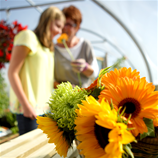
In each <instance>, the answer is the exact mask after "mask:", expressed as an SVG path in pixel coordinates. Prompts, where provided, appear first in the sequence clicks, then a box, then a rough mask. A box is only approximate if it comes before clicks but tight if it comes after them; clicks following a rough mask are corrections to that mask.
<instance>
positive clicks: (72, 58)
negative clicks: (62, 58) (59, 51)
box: [62, 40, 82, 87]
mask: <svg viewBox="0 0 158 158" xmlns="http://www.w3.org/2000/svg"><path fill="white" fill-rule="evenodd" d="M62 42H63V44H64V46H65V48H66V50H67V52H68V53H69V55H70V57H71V60H72V61H73V60H75V59H74V57H73V55H72V53H71V51H70V49H69V47H68V46H67V44H66V42H65V40H62ZM77 76H78V81H79V86H80V87H82V82H81V76H80V73H79V72H78V73H77Z"/></svg>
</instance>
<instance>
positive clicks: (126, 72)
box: [101, 67, 140, 86]
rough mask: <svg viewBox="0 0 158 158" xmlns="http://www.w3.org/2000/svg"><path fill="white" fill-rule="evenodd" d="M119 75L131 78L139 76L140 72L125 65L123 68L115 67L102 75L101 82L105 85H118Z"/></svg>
mask: <svg viewBox="0 0 158 158" xmlns="http://www.w3.org/2000/svg"><path fill="white" fill-rule="evenodd" d="M119 77H128V78H131V79H133V80H134V79H136V78H138V77H140V76H139V72H137V70H134V71H132V69H131V68H128V69H127V68H126V67H123V68H121V69H119V70H118V69H116V68H115V69H114V71H110V72H108V73H106V74H105V75H103V76H102V79H101V82H102V84H103V85H105V86H106V85H107V84H109V83H111V84H114V85H116V83H117V82H116V81H117V79H118V78H119Z"/></svg>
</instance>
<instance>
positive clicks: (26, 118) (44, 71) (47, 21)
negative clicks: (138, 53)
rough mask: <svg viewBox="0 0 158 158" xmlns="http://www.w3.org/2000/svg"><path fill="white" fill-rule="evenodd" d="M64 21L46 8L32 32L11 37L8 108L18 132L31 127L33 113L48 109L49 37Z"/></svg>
mask: <svg viewBox="0 0 158 158" xmlns="http://www.w3.org/2000/svg"><path fill="white" fill-rule="evenodd" d="M64 22H65V17H64V15H63V13H62V12H61V11H60V10H59V9H58V8H56V7H49V8H48V9H46V10H45V11H44V12H43V13H42V14H41V16H40V20H39V23H38V26H37V27H36V29H35V30H34V32H33V31H31V30H25V31H21V32H20V33H19V34H17V35H16V36H15V39H14V48H13V50H12V57H11V61H10V66H9V70H8V77H9V81H10V84H11V87H12V89H11V92H10V110H11V111H12V112H13V113H16V114H17V121H18V127H19V133H20V135H21V134H24V133H26V132H28V131H31V130H33V129H35V128H36V116H37V115H43V114H44V113H45V112H46V111H47V110H49V106H48V105H47V102H48V101H49V97H50V95H51V92H52V89H53V82H54V81H53V80H54V53H53V49H54V47H53V43H52V39H53V38H54V36H55V35H57V34H59V33H61V31H62V28H63V26H64Z"/></svg>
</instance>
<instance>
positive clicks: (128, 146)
mask: <svg viewBox="0 0 158 158" xmlns="http://www.w3.org/2000/svg"><path fill="white" fill-rule="evenodd" d="M123 149H124V151H125V152H126V153H127V154H128V155H130V156H131V158H134V155H133V153H132V151H131V145H130V144H126V145H123Z"/></svg>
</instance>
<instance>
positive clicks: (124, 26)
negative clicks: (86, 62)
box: [92, 0, 153, 82]
mask: <svg viewBox="0 0 158 158" xmlns="http://www.w3.org/2000/svg"><path fill="white" fill-rule="evenodd" d="M92 1H93V2H94V3H95V4H97V5H98V6H100V7H101V8H102V9H103V10H104V11H106V12H107V13H108V14H109V15H110V16H112V17H113V18H114V19H115V20H116V21H117V22H118V23H119V24H120V25H121V26H122V27H123V29H124V30H125V31H126V32H127V33H128V35H129V36H130V37H131V38H132V40H133V41H134V43H135V44H136V46H137V47H138V49H139V51H140V53H141V55H142V57H143V59H144V61H145V64H146V67H147V70H148V74H149V79H150V82H152V81H153V79H152V75H151V71H150V67H149V63H148V61H147V58H146V56H145V53H144V52H143V49H142V47H141V46H140V44H139V42H138V41H137V39H136V38H135V37H134V35H133V33H132V32H131V31H130V30H129V29H128V28H127V26H126V25H125V24H124V23H123V22H122V21H121V20H120V19H119V18H118V17H117V16H116V15H114V14H113V13H112V12H111V11H110V10H109V9H108V8H106V7H105V6H104V5H103V4H101V2H99V1H98V0H92Z"/></svg>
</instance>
